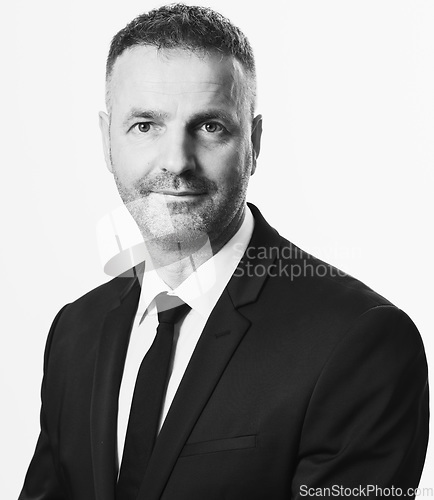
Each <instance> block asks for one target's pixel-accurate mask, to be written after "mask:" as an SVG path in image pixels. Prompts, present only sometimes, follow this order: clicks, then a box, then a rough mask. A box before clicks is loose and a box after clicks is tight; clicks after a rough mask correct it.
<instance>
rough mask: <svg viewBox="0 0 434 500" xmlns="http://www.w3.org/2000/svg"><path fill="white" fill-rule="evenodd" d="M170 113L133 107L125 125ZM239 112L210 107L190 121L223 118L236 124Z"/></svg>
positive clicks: (161, 117)
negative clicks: (232, 112)
mask: <svg viewBox="0 0 434 500" xmlns="http://www.w3.org/2000/svg"><path fill="white" fill-rule="evenodd" d="M169 116H170V115H169V113H166V112H164V111H159V110H151V109H138V108H133V109H132V110H131V111H130V112H129V113H128V115H127V117H126V118H125V120H124V125H128V124H130V123H131V121H133V120H137V119H146V120H164V119H167V118H168V117H169ZM236 116H237V114H235V115H233V114H231V113H228V112H226V111H224V110H222V109H209V110H206V111H199V112H198V113H195V114H193V115H192V116H190V118H189V120H188V121H189V123H200V122H205V121H210V120H221V121H223V122H226V123H230V124H235V123H236Z"/></svg>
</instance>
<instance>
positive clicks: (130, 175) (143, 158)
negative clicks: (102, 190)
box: [111, 141, 150, 184]
mask: <svg viewBox="0 0 434 500" xmlns="http://www.w3.org/2000/svg"><path fill="white" fill-rule="evenodd" d="M111 155H112V165H113V168H114V170H115V171H116V173H117V175H118V177H119V178H120V179H122V180H123V182H124V183H126V184H130V183H134V182H135V181H137V179H139V178H141V177H143V176H144V175H146V173H147V171H148V170H149V163H150V161H149V151H146V148H138V147H131V146H130V145H126V144H123V143H121V142H119V141H118V142H116V141H112V148H111Z"/></svg>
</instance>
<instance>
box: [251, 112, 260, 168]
mask: <svg viewBox="0 0 434 500" xmlns="http://www.w3.org/2000/svg"><path fill="white" fill-rule="evenodd" d="M261 136H262V115H258V116H255V118H253V122H252V146H253V164H252V173H251V175H253V174H254V173H255V170H256V160H257V158H258V156H259V152H260V151H261Z"/></svg>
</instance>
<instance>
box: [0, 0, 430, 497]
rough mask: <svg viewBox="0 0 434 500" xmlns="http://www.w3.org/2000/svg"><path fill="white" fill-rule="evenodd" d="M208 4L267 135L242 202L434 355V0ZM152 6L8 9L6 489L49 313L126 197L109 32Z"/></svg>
mask: <svg viewBox="0 0 434 500" xmlns="http://www.w3.org/2000/svg"><path fill="white" fill-rule="evenodd" d="M202 4H204V5H210V6H211V7H214V8H216V9H217V10H219V11H220V12H222V13H223V14H225V15H227V16H228V17H229V18H230V19H231V20H232V21H233V22H234V23H235V24H237V25H238V26H239V27H241V29H243V31H244V32H245V33H246V34H247V35H248V37H249V39H250V41H251V43H252V45H253V48H254V50H255V53H256V58H257V67H258V77H259V96H260V100H259V108H258V111H259V112H261V113H262V114H263V117H264V136H263V146H262V152H261V155H260V158H259V166H258V170H257V172H256V174H255V176H254V177H253V178H252V182H251V187H250V196H249V200H250V201H252V202H254V203H255V204H257V205H258V206H259V207H260V208H261V210H262V212H263V214H264V215H265V217H266V218H267V219H268V220H269V222H270V223H271V224H272V225H273V226H275V227H276V228H277V229H278V230H279V231H280V232H281V234H283V235H284V236H286V237H287V238H288V239H290V240H292V241H293V242H294V243H296V244H298V245H299V246H301V247H303V248H305V249H306V250H308V251H310V252H311V253H313V254H314V255H317V256H318V257H321V258H322V259H324V260H326V261H328V262H330V263H332V264H334V265H336V266H338V267H340V268H341V269H343V270H344V271H347V272H348V273H350V274H352V275H355V276H356V277H358V278H359V279H361V280H362V281H364V282H365V283H367V284H368V285H369V286H371V287H372V288H374V289H375V290H377V291H378V292H379V293H381V294H382V295H384V296H386V297H387V298H388V299H390V300H391V301H392V302H394V303H395V304H396V305H397V306H399V307H401V308H402V309H404V310H405V311H406V312H407V313H408V314H409V315H410V316H411V317H412V318H413V320H414V321H415V323H416V325H417V326H418V327H419V329H420V331H421V334H422V337H423V339H424V342H425V346H426V350H427V355H428V359H431V361H433V360H434V341H433V324H434V320H433V313H432V309H433V299H434V296H433V295H434V294H433V291H432V283H433V282H434V273H433V269H432V254H433V228H432V226H433V214H434V207H433V187H434V183H433V181H434V178H433V177H434V176H433V170H434V135H433V133H434V97H433V91H434V28H433V26H434V2H432V1H431V0H425V1H424V0H406V1H403V0H363V1H362V0H360V1H359V0H340V1H339V0H292V1H291V0H289V1H288V0H286V1H284V0H269V1H267V2H249V3H247V2H245V3H242V2H238V3H237V2H235V1H234V0H215V1H214V2H208V1H204V2H202ZM158 5H161V4H155V3H149V2H147V1H146V0H145V1H140V2H139V1H128V2H119V1H118V0H117V1H108V0H105V1H102V0H98V1H92V2H91V1H84V0H76V1H75V2H59V1H54V0H51V1H50V0H40V1H38V2H33V1H32V0H21V1H20V0H15V1H14V2H13V3H9V5H8V8H7V10H5V9H3V12H2V16H1V21H0V22H1V26H0V28H1V29H0V32H1V47H2V55H1V63H0V64H1V77H0V78H1V80H0V81H1V86H2V88H1V92H0V96H1V99H2V102H1V107H0V113H1V118H0V122H1V126H2V129H1V139H2V146H1V150H0V155H1V156H0V157H1V169H2V172H1V179H2V195H1V204H2V206H1V215H2V223H1V224H2V244H1V249H2V256H1V263H2V273H3V280H2V286H1V290H2V300H1V303H2V314H1V324H2V329H1V348H0V356H1V359H0V367H1V394H2V398H1V399H2V412H1V426H0V429H1V433H2V435H1V443H2V453H1V461H2V462H3V463H2V464H1V470H2V476H3V478H2V481H1V484H0V489H1V490H2V491H1V492H0V493H1V494H0V497H1V498H4V499H13V498H16V497H17V496H18V492H19V490H20V488H21V484H22V481H23V478H24V474H25V471H26V469H27V466H28V463H29V461H30V458H31V456H32V453H33V449H34V446H35V443H36V438H37V434H38V425H39V424H38V413H39V388H40V382H41V376H42V356H43V348H44V343H45V339H46V335H47V332H48V329H49V326H50V324H51V321H52V319H53V318H54V315H55V314H56V312H57V311H58V310H59V309H60V307H61V306H62V305H64V304H65V303H66V302H69V301H72V300H74V299H75V298H77V297H78V296H80V295H81V294H83V293H85V292H86V291H88V290H89V289H91V288H93V287H95V286H97V285H98V284H100V283H102V282H103V281H106V280H107V279H109V278H108V276H105V275H104V273H103V271H102V263H101V259H100V256H99V251H98V246H97V239H96V227H97V225H98V221H99V220H100V219H101V217H103V216H104V215H105V214H107V213H108V212H109V211H110V210H113V209H115V208H116V207H118V206H119V205H120V200H119V198H118V196H117V192H116V189H115V186H114V183H113V181H112V178H111V176H110V174H109V173H108V171H107V170H106V168H105V164H104V160H103V155H102V148H101V140H100V136H99V129H98V122H97V112H98V111H99V110H100V109H103V108H104V65H105V57H106V54H107V50H108V46H109V43H110V39H111V37H112V36H113V35H114V33H115V32H116V31H118V30H119V29H121V28H122V27H123V26H124V25H125V24H126V23H127V22H128V21H130V20H131V19H132V18H133V17H134V16H136V15H137V14H139V13H141V12H143V11H145V10H149V9H150V8H152V7H155V6H158ZM432 385H433V386H434V383H433V384H432ZM433 472H434V445H432V446H431V448H430V450H429V453H428V458H427V462H426V467H425V472H424V476H423V479H422V483H421V485H422V486H425V487H434V480H433V479H431V478H432V477H434V476H433ZM430 475H431V478H430Z"/></svg>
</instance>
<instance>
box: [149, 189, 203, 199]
mask: <svg viewBox="0 0 434 500" xmlns="http://www.w3.org/2000/svg"><path fill="white" fill-rule="evenodd" d="M152 192H153V193H154V194H162V195H164V196H176V197H184V196H187V197H194V196H203V195H204V194H206V193H205V191H171V190H161V191H152Z"/></svg>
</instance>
